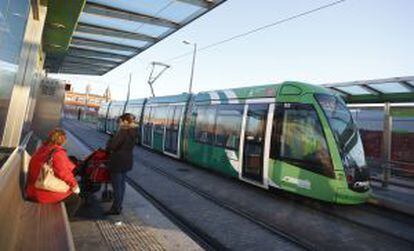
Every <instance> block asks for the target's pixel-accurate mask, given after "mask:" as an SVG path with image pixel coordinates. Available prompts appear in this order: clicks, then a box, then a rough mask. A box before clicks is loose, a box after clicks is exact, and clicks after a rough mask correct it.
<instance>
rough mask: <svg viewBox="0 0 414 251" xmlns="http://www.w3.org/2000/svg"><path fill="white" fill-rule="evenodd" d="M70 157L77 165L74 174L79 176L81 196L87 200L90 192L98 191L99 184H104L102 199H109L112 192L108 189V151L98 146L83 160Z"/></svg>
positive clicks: (109, 179) (109, 180)
mask: <svg viewBox="0 0 414 251" xmlns="http://www.w3.org/2000/svg"><path fill="white" fill-rule="evenodd" d="M71 159H72V161H73V162H74V163H76V165H77V168H75V175H78V176H80V177H81V181H80V189H81V194H80V195H81V197H83V198H85V200H87V199H88V197H89V196H90V195H91V194H93V193H96V192H98V191H99V190H100V189H101V185H102V184H104V185H105V190H104V191H103V193H102V200H111V199H112V193H111V191H109V190H108V183H109V182H111V175H110V172H109V169H108V167H107V163H108V160H109V153H108V152H107V151H105V150H104V149H101V148H99V149H97V150H95V151H94V152H92V153H91V154H90V155H89V156H88V157H86V158H85V159H84V160H83V161H79V160H77V159H76V158H75V157H73V156H71Z"/></svg>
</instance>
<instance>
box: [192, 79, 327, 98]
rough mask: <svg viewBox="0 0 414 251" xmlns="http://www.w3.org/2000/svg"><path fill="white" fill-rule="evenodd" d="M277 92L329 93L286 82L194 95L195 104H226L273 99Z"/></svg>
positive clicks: (298, 93)
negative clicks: (214, 101)
mask: <svg viewBox="0 0 414 251" xmlns="http://www.w3.org/2000/svg"><path fill="white" fill-rule="evenodd" d="M278 91H282V94H283V93H284V94H295V95H300V94H302V93H329V92H330V91H329V90H328V89H326V88H324V87H321V86H317V85H312V84H307V83H302V82H293V81H286V82H283V83H279V84H267V85H259V86H250V87H241V88H233V89H225V90H214V91H206V92H200V93H198V94H197V95H196V97H195V101H196V102H210V101H213V100H216V101H220V102H223V103H226V102H228V101H230V100H237V99H251V98H275V97H276V94H277V92H278Z"/></svg>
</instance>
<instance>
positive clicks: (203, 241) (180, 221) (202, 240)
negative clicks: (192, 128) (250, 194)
mask: <svg viewBox="0 0 414 251" xmlns="http://www.w3.org/2000/svg"><path fill="white" fill-rule="evenodd" d="M65 129H66V130H68V131H69V132H70V133H71V134H72V135H73V136H74V137H76V138H77V139H78V140H79V141H80V142H81V143H83V144H84V145H85V146H86V147H88V148H89V149H90V150H91V151H93V150H95V148H94V146H92V145H90V144H89V143H88V142H86V141H85V140H84V139H82V138H80V137H79V136H78V135H76V133H75V132H73V131H72V130H71V129H69V128H65ZM141 162H142V164H144V165H145V166H146V167H147V168H150V169H152V170H153V171H155V172H157V173H158V174H160V175H162V176H164V177H166V178H167V179H169V180H171V181H173V182H174V183H176V184H179V185H180V186H182V187H185V188H186V189H189V190H190V191H191V192H193V193H195V194H197V195H199V196H201V197H203V198H204V199H206V200H208V201H210V202H212V203H214V204H215V205H217V206H219V207H221V208H224V209H226V210H228V211H231V212H232V213H234V214H236V215H238V216H241V217H243V218H245V219H247V220H248V221H250V222H252V223H254V224H256V225H258V226H260V227H262V228H264V229H265V230H266V231H268V232H270V233H272V234H274V235H277V236H278V237H281V238H283V239H285V240H286V241H289V242H291V243H292V244H294V245H295V246H297V247H298V248H301V249H304V250H317V248H316V245H314V244H312V243H310V242H308V241H304V240H300V239H298V238H297V237H296V236H293V235H292V234H289V233H286V232H284V231H283V230H281V229H278V228H276V227H274V226H272V225H269V224H267V223H266V222H264V221H262V220H260V219H257V218H255V217H254V216H253V215H251V214H250V213H248V212H245V211H243V210H240V209H238V208H236V207H234V206H232V205H230V204H228V203H226V202H224V201H221V200H219V199H217V198H215V197H214V196H211V195H210V194H208V193H205V192H203V191H202V190H200V189H198V188H197V187H195V186H193V185H191V184H189V183H187V182H185V181H182V180H180V179H178V178H177V177H175V176H173V175H170V174H168V173H167V172H164V171H163V170H162V169H160V168H158V167H156V166H154V165H152V164H151V163H150V162H148V161H145V160H142V161H141ZM127 182H128V184H129V185H130V186H131V187H132V188H134V189H135V190H136V191H137V192H138V193H140V194H141V195H142V196H144V197H145V198H146V199H147V200H149V201H150V202H151V203H152V204H153V205H154V206H155V207H156V208H157V209H158V210H160V211H161V212H162V213H163V214H164V215H165V216H166V217H167V218H169V219H170V220H171V221H172V222H173V223H174V224H176V225H177V226H178V227H179V228H180V229H181V230H182V231H183V232H185V233H186V234H188V235H189V236H190V237H191V238H192V239H193V240H195V241H196V242H197V243H198V244H199V245H200V246H202V247H203V248H205V249H206V250H226V249H228V248H227V247H226V246H225V245H223V244H221V243H220V242H219V241H217V240H216V239H214V238H212V237H210V235H209V234H208V233H206V232H205V231H204V230H202V229H200V228H198V227H197V226H194V225H193V224H192V223H191V222H188V221H187V220H186V219H185V218H183V217H182V216H180V215H178V214H176V213H175V212H173V211H172V210H170V209H169V208H168V206H166V205H165V204H164V203H162V202H161V201H160V200H158V199H157V198H156V197H154V196H153V195H152V194H151V193H149V192H148V191H147V190H146V189H145V188H144V187H142V186H141V185H139V184H138V183H137V182H135V181H134V180H133V179H131V178H129V177H127Z"/></svg>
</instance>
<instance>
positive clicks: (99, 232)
mask: <svg viewBox="0 0 414 251" xmlns="http://www.w3.org/2000/svg"><path fill="white" fill-rule="evenodd" d="M67 149H68V153H69V155H74V156H77V157H78V158H81V159H83V158H84V157H86V156H87V155H88V154H89V153H90V151H89V149H87V148H85V147H84V146H83V145H82V143H81V142H79V141H78V140H77V139H76V138H74V137H73V136H72V135H71V134H70V133H68V143H67ZM98 198H100V196H99V194H98V195H97V196H94V197H92V198H91V199H90V202H89V203H88V204H89V205H88V206H83V207H82V208H81V210H80V211H79V213H78V215H77V217H76V218H74V219H72V220H71V229H72V232H73V237H74V241H75V245H76V249H77V250H202V249H201V248H200V247H199V246H198V245H197V244H196V243H195V242H194V241H193V240H192V239H190V238H189V237H188V236H187V235H185V234H184V233H183V232H182V231H181V230H179V229H178V228H177V227H176V226H175V225H174V224H172V223H171V222H170V221H169V220H168V219H167V218H166V217H165V216H163V215H162V214H161V213H160V212H159V211H158V210H157V209H156V208H154V206H153V205H152V204H151V203H149V202H148V201H147V200H146V199H144V198H143V197H142V196H141V195H140V194H139V193H137V192H136V191H135V190H134V189H132V188H131V187H130V186H127V190H126V194H125V202H124V212H123V215H122V216H111V217H105V216H103V212H104V211H105V210H108V209H109V207H110V204H111V203H104V202H101V201H100V200H99V199H98ZM120 222H121V223H120Z"/></svg>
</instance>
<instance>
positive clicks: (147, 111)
mask: <svg viewBox="0 0 414 251" xmlns="http://www.w3.org/2000/svg"><path fill="white" fill-rule="evenodd" d="M151 109H152V108H151V107H146V108H145V110H144V124H149V123H150V120H151Z"/></svg>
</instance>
